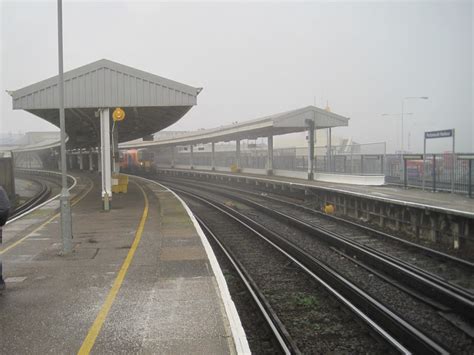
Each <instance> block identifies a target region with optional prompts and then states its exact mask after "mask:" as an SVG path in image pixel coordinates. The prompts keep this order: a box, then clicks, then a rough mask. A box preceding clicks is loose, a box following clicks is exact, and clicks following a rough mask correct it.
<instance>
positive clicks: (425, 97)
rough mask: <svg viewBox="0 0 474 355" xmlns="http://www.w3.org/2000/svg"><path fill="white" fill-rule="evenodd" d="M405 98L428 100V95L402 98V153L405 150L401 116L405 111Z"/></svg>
mask: <svg viewBox="0 0 474 355" xmlns="http://www.w3.org/2000/svg"><path fill="white" fill-rule="evenodd" d="M405 100H428V96H408V97H404V98H403V99H402V154H403V152H404V150H405V145H404V144H403V143H404V137H403V136H404V131H403V116H404V111H405Z"/></svg>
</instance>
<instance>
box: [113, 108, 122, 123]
mask: <svg viewBox="0 0 474 355" xmlns="http://www.w3.org/2000/svg"><path fill="white" fill-rule="evenodd" d="M112 118H113V119H114V121H123V120H124V119H125V111H124V110H122V109H121V108H120V107H117V108H116V109H115V110H114V113H112Z"/></svg>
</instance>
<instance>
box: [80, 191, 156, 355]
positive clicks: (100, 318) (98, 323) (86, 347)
mask: <svg viewBox="0 0 474 355" xmlns="http://www.w3.org/2000/svg"><path fill="white" fill-rule="evenodd" d="M134 184H135V185H137V186H138V187H139V188H140V190H141V191H142V194H143V197H144V198H145V208H144V209H143V214H142V218H141V219H140V224H139V225H138V229H137V232H136V234H135V239H134V240H133V244H132V247H131V248H130V250H129V252H128V254H127V257H126V258H125V261H124V262H123V264H122V267H121V268H120V271H119V273H118V275H117V277H116V278H115V281H114V284H113V285H112V288H111V289H110V291H109V294H108V295H107V298H106V299H105V302H104V304H103V306H102V308H101V310H100V312H99V314H98V315H97V318H96V319H95V321H94V324H92V327H91V328H90V329H89V332H88V333H87V336H86V338H85V339H84V342H83V343H82V346H81V348H80V349H79V352H78V353H77V354H78V355H86V354H89V353H90V351H91V350H92V347H93V346H94V343H95V341H96V339H97V336H98V335H99V333H100V330H101V329H102V326H103V325H104V322H105V319H106V318H107V315H108V313H109V311H110V308H112V304H113V303H114V300H115V297H116V296H117V293H118V292H119V290H120V287H121V286H122V283H123V280H124V279H125V276H126V275H127V271H128V268H129V266H130V263H131V262H132V260H133V256H134V255H135V251H136V250H137V247H138V244H139V243H140V239H141V238H142V234H143V228H144V227H145V221H146V219H147V216H148V198H147V196H146V194H145V191H144V190H143V188H142V187H141V186H140V185H138V184H137V183H136V182H134Z"/></svg>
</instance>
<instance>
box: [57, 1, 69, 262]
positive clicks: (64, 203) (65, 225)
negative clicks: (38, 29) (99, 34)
mask: <svg viewBox="0 0 474 355" xmlns="http://www.w3.org/2000/svg"><path fill="white" fill-rule="evenodd" d="M58 62H59V75H58V92H59V95H58V96H59V98H58V99H59V126H60V128H61V182H62V189H61V196H60V198H59V200H60V204H61V236H62V241H63V253H65V254H67V253H70V252H71V251H72V220H71V201H70V195H69V190H68V188H67V166H66V128H65V123H66V122H65V121H66V120H65V117H64V116H65V115H64V78H63V11H62V0H58Z"/></svg>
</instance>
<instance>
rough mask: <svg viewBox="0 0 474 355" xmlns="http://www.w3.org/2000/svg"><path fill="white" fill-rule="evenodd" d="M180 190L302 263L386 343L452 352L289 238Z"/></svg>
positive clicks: (423, 350)
mask: <svg viewBox="0 0 474 355" xmlns="http://www.w3.org/2000/svg"><path fill="white" fill-rule="evenodd" d="M173 190H175V191H178V192H179V193H182V194H186V195H188V196H192V197H194V198H197V199H199V200H201V201H203V202H204V203H206V204H208V205H209V206H212V207H213V208H215V209H217V210H219V211H221V212H223V213H225V214H226V215H228V216H230V217H232V218H233V219H234V220H236V221H238V222H239V223H242V224H244V225H245V226H246V227H247V228H249V229H251V230H252V231H254V232H256V233H258V234H259V235H260V237H261V238H263V239H264V240H266V241H267V242H268V243H269V244H270V245H272V246H273V247H275V248H276V249H277V250H279V251H280V252H281V253H283V254H284V255H286V256H287V257H289V258H290V259H291V260H292V261H293V262H294V263H296V264H297V265H299V266H300V267H301V268H302V269H303V270H305V271H306V272H307V273H308V274H309V275H310V276H311V277H313V278H314V279H315V280H317V281H318V282H319V283H320V284H322V285H323V287H324V288H325V289H326V290H327V291H329V292H330V293H331V294H333V295H334V296H335V297H336V298H337V300H338V301H339V302H341V303H342V304H344V305H345V306H347V307H348V308H349V310H351V311H352V312H353V314H355V315H356V316H357V317H358V318H359V319H361V320H362V321H363V322H364V324H366V325H367V326H368V327H369V328H371V329H372V330H373V331H374V332H376V333H377V334H378V335H379V336H380V337H381V338H382V339H383V340H384V341H385V342H387V343H388V344H390V345H391V346H392V347H393V348H394V349H395V350H397V351H398V352H400V353H411V352H415V353H420V354H449V351H448V350H446V349H445V348H444V347H443V346H441V345H439V344H438V343H437V342H436V341H434V340H433V339H431V338H429V337H428V336H427V335H426V334H424V333H423V332H421V331H420V330H419V329H417V328H416V327H414V326H413V325H412V324H410V323H409V322H408V321H406V320H405V319H403V318H402V317H401V316H399V315H398V314H396V313H395V312H393V311H392V310H390V309H389V308H388V307H386V306H385V305H384V304H383V303H381V302H379V301H378V300H376V299H375V298H373V297H372V296H370V295H369V294H368V293H366V292H365V291H364V290H362V289H361V288H359V287H358V286H356V285H355V284H353V283H352V282H351V281H349V280H347V279H346V278H344V277H343V276H342V275H340V274H339V273H338V272H337V271H335V270H334V269H332V268H331V267H330V266H329V265H326V264H325V263H323V262H322V261H320V260H318V259H316V258H314V257H313V256H312V255H310V254H308V253H307V252H306V251H304V250H303V249H301V248H299V247H298V246H296V245H295V244H293V243H291V242H290V241H288V240H287V239H286V238H284V237H283V236H281V235H279V234H277V233H275V232H273V231H270V230H269V229H268V228H266V227H265V226H263V225H261V224H259V223H257V222H255V221H254V220H252V219H251V218H249V217H247V216H245V215H243V214H241V213H240V212H238V211H235V210H233V209H231V208H230V207H228V206H225V205H223V204H221V203H219V202H217V201H214V200H212V199H210V198H204V197H202V196H198V195H196V194H195V193H191V192H189V191H186V190H183V189H182V188H173Z"/></svg>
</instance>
